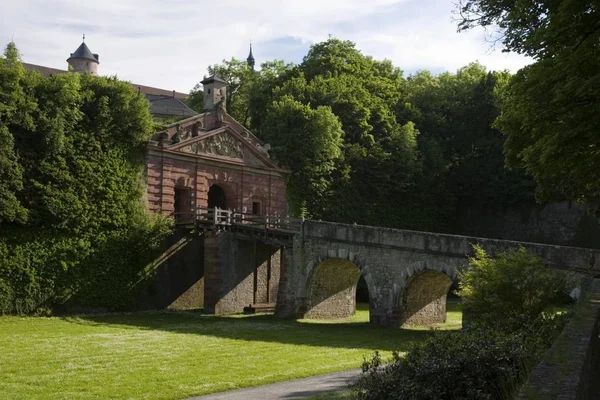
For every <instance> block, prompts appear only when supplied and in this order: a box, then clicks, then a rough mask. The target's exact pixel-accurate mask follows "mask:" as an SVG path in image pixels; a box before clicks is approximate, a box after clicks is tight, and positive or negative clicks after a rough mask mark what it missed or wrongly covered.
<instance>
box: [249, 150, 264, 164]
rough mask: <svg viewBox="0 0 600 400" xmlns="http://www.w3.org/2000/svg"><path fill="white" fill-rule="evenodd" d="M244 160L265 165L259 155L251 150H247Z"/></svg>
mask: <svg viewBox="0 0 600 400" xmlns="http://www.w3.org/2000/svg"><path fill="white" fill-rule="evenodd" d="M244 160H245V161H246V162H247V163H248V164H250V165H257V166H261V167H264V166H265V163H264V162H262V161H261V160H260V159H259V158H258V157H256V156H255V155H254V154H252V153H251V152H249V151H246V157H244Z"/></svg>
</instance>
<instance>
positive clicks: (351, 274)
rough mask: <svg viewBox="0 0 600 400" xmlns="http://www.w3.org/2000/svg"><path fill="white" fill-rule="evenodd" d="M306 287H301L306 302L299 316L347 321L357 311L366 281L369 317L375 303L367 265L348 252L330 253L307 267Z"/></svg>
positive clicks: (300, 296)
mask: <svg viewBox="0 0 600 400" xmlns="http://www.w3.org/2000/svg"><path fill="white" fill-rule="evenodd" d="M306 273H307V278H308V279H307V280H306V281H305V282H306V284H305V285H302V286H301V287H299V288H298V291H297V294H296V295H297V296H298V298H301V299H303V300H302V305H301V306H300V309H299V314H300V316H301V317H304V318H312V319H339V318H348V317H350V316H352V315H354V313H355V311H356V288H357V284H358V281H359V279H360V277H361V276H362V277H363V278H364V281H365V283H366V286H367V291H368V296H369V314H370V315H371V313H372V310H373V307H374V304H375V302H376V301H377V300H376V294H375V292H374V291H373V289H374V287H373V279H372V277H371V274H370V273H369V268H368V266H366V265H364V263H363V262H361V260H360V259H359V257H358V255H357V254H355V253H352V252H349V251H348V250H345V249H334V250H328V251H327V255H325V256H322V257H318V258H317V259H315V260H313V261H311V262H310V263H308V265H307V269H306Z"/></svg>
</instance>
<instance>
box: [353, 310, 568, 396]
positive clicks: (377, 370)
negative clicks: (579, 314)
mask: <svg viewBox="0 0 600 400" xmlns="http://www.w3.org/2000/svg"><path fill="white" fill-rule="evenodd" d="M566 320H567V315H566V314H563V315H559V316H553V317H545V316H540V317H538V318H536V319H534V320H532V321H529V322H527V323H525V324H524V325H522V326H521V328H522V329H521V330H519V331H510V330H503V329H494V328H490V327H486V326H481V325H478V326H472V327H470V328H468V329H466V330H464V331H462V332H455V333H448V332H438V333H436V334H435V335H434V336H433V337H432V338H430V339H429V340H427V341H426V342H425V343H423V344H420V345H416V346H415V347H413V348H412V350H411V351H410V352H409V353H408V355H407V356H406V357H400V356H399V354H398V353H395V354H394V360H393V362H392V363H390V364H387V365H383V364H382V360H381V358H380V356H379V355H378V354H376V355H375V357H374V358H373V360H371V361H368V362H367V361H365V363H364V364H363V374H362V376H361V377H360V378H359V380H358V382H357V383H356V384H355V385H354V386H353V390H354V392H355V394H356V397H357V398H358V399H360V400H374V399H411V400H433V399H452V400H460V399H478V400H486V399H512V398H513V397H514V395H515V394H516V393H517V391H518V388H519V386H520V385H521V384H522V383H523V382H524V381H525V379H526V377H527V375H528V374H529V372H530V371H531V369H532V368H533V367H534V366H535V365H536V364H537V363H538V362H539V360H540V358H541V356H542V355H543V353H544V352H545V351H546V350H547V349H548V348H549V347H550V345H551V344H552V342H553V341H554V339H555V337H556V336H557V335H558V334H559V333H560V331H561V330H562V328H563V327H564V325H565V323H566Z"/></svg>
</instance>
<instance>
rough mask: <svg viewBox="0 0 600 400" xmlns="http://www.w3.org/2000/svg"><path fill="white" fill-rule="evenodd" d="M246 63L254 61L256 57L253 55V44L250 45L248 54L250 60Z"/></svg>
mask: <svg viewBox="0 0 600 400" xmlns="http://www.w3.org/2000/svg"><path fill="white" fill-rule="evenodd" d="M246 61H248V62H250V61H254V56H253V55H252V43H250V54H248V58H246Z"/></svg>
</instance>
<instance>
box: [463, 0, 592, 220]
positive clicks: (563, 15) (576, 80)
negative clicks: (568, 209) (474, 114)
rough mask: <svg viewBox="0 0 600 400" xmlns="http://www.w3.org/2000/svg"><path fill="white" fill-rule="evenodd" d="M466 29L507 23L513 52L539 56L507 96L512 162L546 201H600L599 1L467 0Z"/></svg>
mask: <svg viewBox="0 0 600 400" xmlns="http://www.w3.org/2000/svg"><path fill="white" fill-rule="evenodd" d="M458 11H459V12H460V13H461V17H462V19H461V21H460V22H459V30H465V29H470V28H472V27H474V26H478V25H481V26H484V27H489V26H492V25H494V24H497V25H498V26H499V32H500V34H501V36H498V37H496V40H497V41H500V42H501V43H502V44H503V45H504V48H505V50H506V51H514V52H517V53H521V54H526V55H528V56H530V57H533V58H534V59H535V60H536V62H535V63H534V64H532V65H529V66H527V67H525V68H523V69H522V70H520V71H519V72H518V73H517V74H516V75H515V76H514V77H513V78H512V80H511V83H510V87H509V88H508V90H507V92H506V94H505V95H504V96H503V97H502V114H501V115H500V116H499V118H498V120H497V122H496V126H497V127H499V128H500V129H501V130H502V131H503V132H504V133H506V134H507V136H508V138H507V140H506V144H505V147H504V151H505V154H506V158H507V162H508V165H509V166H512V167H516V166H523V167H525V168H526V170H527V172H528V173H529V174H531V175H532V176H533V177H534V178H535V180H536V182H537V184H538V189H539V190H538V198H539V199H540V200H546V199H555V198H568V199H573V200H579V201H582V202H584V203H586V204H587V205H589V206H590V207H591V208H592V209H594V210H596V211H597V212H598V210H599V207H600V151H599V150H598V149H599V148H600V139H599V138H598V134H597V133H598V130H599V128H600V126H599V124H600V122H598V119H597V117H596V116H597V112H598V106H599V104H600V98H599V96H598V93H599V92H600V72H599V71H598V68H597V67H596V66H597V65H598V63H599V62H600V51H599V50H600V40H599V39H600V8H599V7H598V4H597V3H596V2H595V1H577V0H567V1H552V0H529V1H516V0H512V1H500V0H463V1H461V2H460V4H459V8H458Z"/></svg>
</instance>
